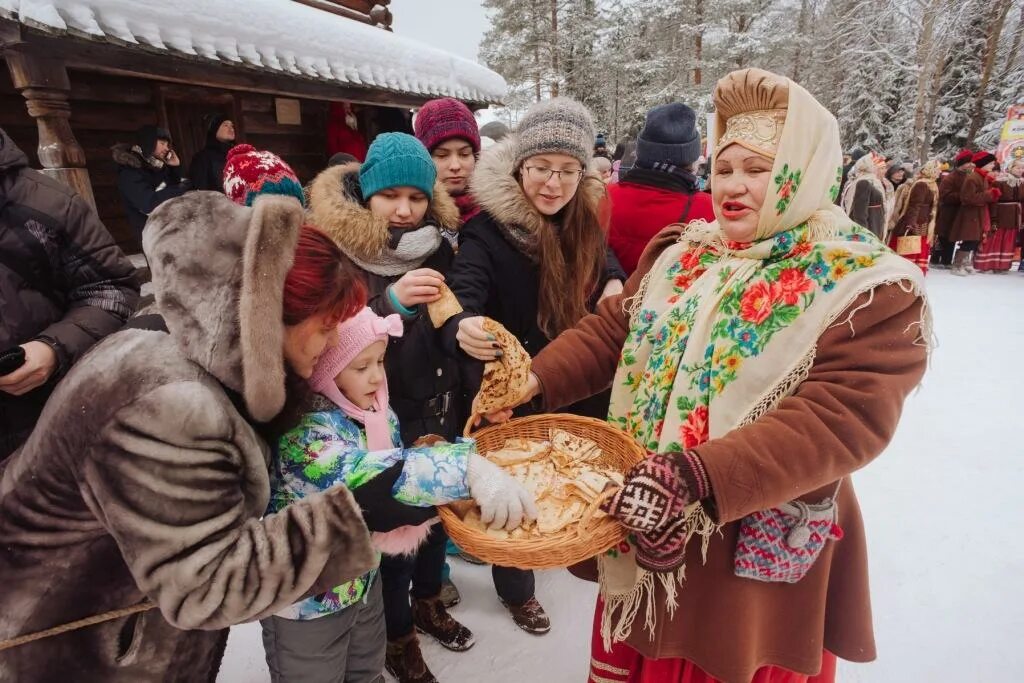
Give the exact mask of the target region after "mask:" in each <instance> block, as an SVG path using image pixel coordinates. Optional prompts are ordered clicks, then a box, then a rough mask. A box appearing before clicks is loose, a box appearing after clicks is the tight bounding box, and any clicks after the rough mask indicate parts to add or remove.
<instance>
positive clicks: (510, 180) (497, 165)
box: [469, 134, 605, 233]
mask: <svg viewBox="0 0 1024 683" xmlns="http://www.w3.org/2000/svg"><path fill="white" fill-rule="evenodd" d="M516 146H517V145H516V136H515V134H513V135H510V136H509V137H507V138H505V139H504V140H502V141H501V142H499V143H498V144H496V145H493V146H492V147H490V148H488V149H486V150H484V151H483V152H482V153H481V154H480V160H479V161H478V162H477V164H476V170H475V171H474V172H473V176H472V178H470V181H469V190H470V192H471V193H472V194H473V196H474V197H475V198H476V201H477V204H478V205H479V206H480V208H481V209H483V210H484V211H486V212H487V213H489V214H490V215H491V216H492V217H493V218H494V219H495V220H496V221H498V222H499V223H502V224H504V225H518V226H519V227H521V228H523V229H524V230H526V231H527V232H529V233H536V232H538V231H540V230H541V229H543V228H545V227H546V226H549V225H550V224H551V219H550V218H548V217H547V216H545V215H544V214H542V213H541V212H540V211H538V210H537V209H536V207H534V205H533V204H532V203H531V202H530V200H529V199H527V197H526V195H525V194H523V188H522V187H521V186H520V185H519V181H518V180H517V179H516V177H515V175H513V173H514V171H515V167H514V162H515V149H516ZM578 192H580V193H581V195H580V198H581V199H582V200H583V201H586V202H588V203H591V204H592V205H593V206H594V207H595V209H596V207H597V206H598V205H599V204H600V203H601V200H602V199H603V198H604V195H605V189H604V184H601V185H598V184H597V183H580V187H579V190H578Z"/></svg>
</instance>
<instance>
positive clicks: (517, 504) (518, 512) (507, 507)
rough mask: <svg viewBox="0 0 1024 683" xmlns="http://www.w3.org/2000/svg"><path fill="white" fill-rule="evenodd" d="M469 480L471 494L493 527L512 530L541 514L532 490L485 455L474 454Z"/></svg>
mask: <svg viewBox="0 0 1024 683" xmlns="http://www.w3.org/2000/svg"><path fill="white" fill-rule="evenodd" d="M466 483H467V484H468V485H469V495H470V496H472V497H473V499H474V500H475V501H476V502H477V504H478V505H479V506H480V521H482V522H483V523H484V524H486V525H488V526H489V527H491V528H492V529H508V530H509V531H511V530H512V529H515V528H516V527H518V526H519V525H520V524H522V523H523V519H524V518H525V519H529V520H533V519H536V518H537V504H536V503H535V502H534V500H533V496H532V495H530V492H529V491H527V490H526V489H525V488H523V487H522V485H521V484H520V483H519V482H517V481H516V480H515V479H513V478H512V476H511V475H510V474H508V472H506V471H505V470H503V469H501V468H500V467H498V466H497V465H495V464H494V463H493V462H491V461H489V460H487V458H485V457H483V456H482V455H479V454H477V453H472V454H470V456H469V468H468V471H467V472H466Z"/></svg>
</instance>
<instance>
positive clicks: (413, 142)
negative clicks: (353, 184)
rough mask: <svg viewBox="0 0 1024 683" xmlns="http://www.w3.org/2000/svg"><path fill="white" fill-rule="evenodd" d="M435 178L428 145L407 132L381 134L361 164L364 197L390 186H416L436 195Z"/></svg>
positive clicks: (428, 195)
mask: <svg viewBox="0 0 1024 683" xmlns="http://www.w3.org/2000/svg"><path fill="white" fill-rule="evenodd" d="M436 178H437V168H435V166H434V160H433V159H431V158H430V153H429V152H427V148H426V147H424V146H423V143H421V142H420V141H419V140H417V139H416V138H414V137H413V136H411V135H406V134H405V133H382V134H381V135H378V136H377V138H376V139H375V140H374V141H373V144H372V145H370V149H369V150H367V152H366V161H364V162H363V165H362V166H361V167H360V168H359V185H360V187H361V188H362V191H363V199H364V200H367V199H369V198H370V197H372V196H373V195H375V194H377V193H378V192H380V191H381V190H386V189H387V188H389V187H415V188H416V189H417V190H421V191H422V192H423V194H425V195H427V197H429V198H431V199H433V197H434V180H435V179H436Z"/></svg>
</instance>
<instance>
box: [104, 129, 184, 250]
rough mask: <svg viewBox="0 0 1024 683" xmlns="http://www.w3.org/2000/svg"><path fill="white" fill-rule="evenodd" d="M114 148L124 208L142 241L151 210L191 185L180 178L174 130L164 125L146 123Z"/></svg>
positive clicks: (180, 193) (118, 186)
mask: <svg viewBox="0 0 1024 683" xmlns="http://www.w3.org/2000/svg"><path fill="white" fill-rule="evenodd" d="M111 150H112V151H113V156H114V162H115V163H116V164H117V189H118V191H119V192H120V193H121V201H122V202H123V203H124V211H125V214H126V215H127V217H128V223H129V224H130V225H131V226H132V229H133V230H134V231H135V235H136V237H138V239H139V244H141V243H142V229H143V228H144V227H146V218H148V217H149V214H151V213H153V210H154V209H156V207H158V206H160V205H161V204H162V203H164V202H166V201H167V200H168V199H172V198H174V197H178V196H181V195H182V194H184V193H185V192H187V191H188V190H189V188H190V185H189V184H188V183H185V182H182V180H181V172H180V170H179V168H180V166H181V159H179V158H178V155H177V153H176V152H175V151H174V149H173V148H172V147H171V134H170V133H168V132H167V131H166V130H164V129H163V128H157V127H156V126H143V127H142V128H140V129H139V130H138V132H137V133H136V134H135V142H134V143H132V144H129V143H123V142H122V143H118V144H116V145H114V146H113V147H112V148H111Z"/></svg>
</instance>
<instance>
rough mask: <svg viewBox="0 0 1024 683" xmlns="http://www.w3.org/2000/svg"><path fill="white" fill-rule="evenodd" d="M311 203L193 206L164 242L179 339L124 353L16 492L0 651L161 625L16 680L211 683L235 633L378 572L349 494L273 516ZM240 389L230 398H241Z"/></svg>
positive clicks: (32, 456) (54, 428)
mask: <svg viewBox="0 0 1024 683" xmlns="http://www.w3.org/2000/svg"><path fill="white" fill-rule="evenodd" d="M301 222H302V211H301V209H300V207H299V205H298V203H297V202H295V201H294V200H291V199H287V198H282V197H264V198H261V199H260V200H258V201H257V203H256V205H255V206H254V208H251V209H250V208H245V207H241V206H237V205H235V204H233V203H232V202H231V201H230V200H229V199H227V198H226V197H225V196H224V195H221V194H217V193H213V192H195V193H190V194H188V195H186V196H184V197H181V198H178V199H175V200H172V201H169V202H167V203H166V204H164V205H162V206H161V207H160V208H159V209H157V211H155V212H154V213H153V215H152V216H151V218H150V220H149V223H148V224H147V226H146V234H145V240H144V242H145V247H146V252H147V255H148V257H149V262H150V264H151V267H152V270H153V281H154V287H155V290H156V297H157V307H158V309H159V311H160V312H161V313H162V314H163V316H164V318H165V321H166V323H167V327H168V329H169V331H170V334H165V333H162V332H151V331H146V330H125V331H122V332H119V333H117V334H114V335H112V336H110V337H108V338H107V339H106V340H104V341H103V342H101V343H100V344H99V345H97V346H96V347H95V348H94V349H93V350H92V351H91V352H90V353H89V354H88V355H87V356H86V357H85V358H84V359H83V360H82V361H81V362H79V363H78V364H77V365H76V366H75V367H74V368H73V369H72V370H71V372H70V373H69V374H68V375H67V376H66V377H65V378H64V380H63V381H62V382H61V383H60V385H59V386H58V387H57V389H56V391H55V393H54V394H53V396H52V398H51V400H50V401H49V403H48V404H47V406H46V408H45V410H44V411H43V414H42V416H41V418H40V421H39V424H38V427H37V429H36V430H35V431H34V432H33V434H32V436H31V437H30V438H29V440H28V441H27V442H26V444H25V445H24V447H23V448H22V449H21V450H20V451H18V452H16V453H15V454H14V455H13V456H12V457H11V458H10V460H8V462H7V466H6V468H5V470H4V471H3V472H2V475H0V548H2V553H0V577H2V583H3V588H2V591H0V640H4V639H8V638H11V637H14V636H16V635H20V634H24V633H28V632H34V631H38V630H42V629H46V628H49V627H52V626H55V625H59V624H63V623H66V622H69V621H73V620H76V619H80V618H83V617H87V616H90V615H94V614H98V613H102V612H105V611H108V610H113V609H118V608H122V607H126V606H130V605H133V604H137V603H139V602H141V601H143V600H144V599H146V598H149V599H151V600H153V601H154V602H155V603H156V604H157V606H158V607H159V610H151V611H148V612H145V613H142V614H139V615H134V616H131V617H127V618H121V619H117V620H114V621H108V622H105V623H103V624H100V625H96V626H91V627H87V628H84V629H81V630H78V631H74V632H71V633H68V634H64V635H61V636H56V637H52V638H48V639H46V640H43V641H38V642H35V643H30V644H27V645H23V646H20V647H16V648H14V649H11V650H7V651H5V652H0V681H2V682H4V683H7V682H13V681H18V682H19V683H27V682H30V681H58V680H65V681H75V682H76V683H90V682H93V681H96V682H99V681H104V682H105V683H107V682H120V681H132V682H136V681H206V680H210V681H212V680H213V679H214V677H215V675H216V669H217V667H218V665H219V660H220V657H221V653H222V650H223V645H224V640H225V638H226V631H225V630H224V629H226V628H227V627H228V626H230V625H232V624H237V623H240V622H245V621H251V620H254V619H259V618H261V617H264V616H266V615H269V614H273V613H274V612H277V611H279V610H281V609H282V608H284V607H285V606H287V605H289V604H291V603H293V602H295V601H297V600H299V599H301V598H303V597H306V596H307V595H310V594H315V593H319V592H322V591H324V590H327V589H328V588H330V587H332V586H336V585H339V584H341V583H344V582H345V581H348V580H350V579H352V578H354V577H356V576H359V575H361V574H363V573H364V572H366V571H368V570H369V569H370V568H372V567H373V566H375V565H376V561H375V557H374V553H373V551H372V550H371V547H370V539H369V534H368V532H367V531H366V527H365V526H364V524H363V522H362V518H361V515H360V513H359V510H358V508H357V507H356V505H355V503H354V501H353V500H352V497H351V495H350V494H349V492H348V491H347V490H346V489H344V488H342V487H335V488H332V489H330V490H328V491H326V492H324V493H321V494H317V495H313V496H309V497H307V498H305V499H303V500H302V501H300V502H298V503H296V504H295V505H292V506H290V507H288V508H287V509H285V510H284V511H282V512H281V513H279V514H275V515H269V516H266V517H263V514H264V511H265V510H266V507H267V501H268V497H269V482H268V474H267V467H268V458H269V451H268V449H267V446H266V444H265V443H263V441H262V440H261V439H260V438H259V437H258V436H257V434H256V433H255V432H254V430H253V428H252V426H251V425H250V424H249V423H248V422H247V421H246V418H245V417H243V415H242V413H241V412H240V411H239V409H238V408H236V404H235V403H233V402H232V400H231V397H230V395H229V393H228V391H227V390H230V391H231V392H232V393H234V394H235V395H236V396H238V397H240V398H236V402H238V403H240V404H242V405H244V407H245V411H244V412H247V413H248V414H249V415H251V416H253V417H254V418H256V419H261V420H267V419H269V418H270V417H272V416H273V415H275V414H276V413H277V412H278V411H279V410H280V408H281V406H282V404H283V401H284V361H283V359H282V353H281V348H282V347H281V342H282V335H283V325H282V323H281V297H282V291H283V282H284V277H285V275H286V274H287V271H288V268H289V267H290V265H291V259H292V253H293V250H294V245H295V241H296V239H297V235H298V230H299V226H300V224H301ZM226 389H227V390H226Z"/></svg>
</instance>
